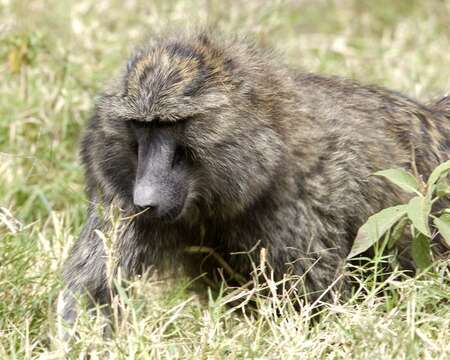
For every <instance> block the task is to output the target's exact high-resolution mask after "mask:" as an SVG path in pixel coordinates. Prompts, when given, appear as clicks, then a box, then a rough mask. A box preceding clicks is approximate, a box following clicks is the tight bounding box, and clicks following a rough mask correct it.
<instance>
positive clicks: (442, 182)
mask: <svg viewBox="0 0 450 360" xmlns="http://www.w3.org/2000/svg"><path fill="white" fill-rule="evenodd" d="M435 189H436V196H437V197H439V198H442V197H446V196H448V195H449V194H450V186H449V184H448V179H447V174H444V175H441V176H440V177H439V180H438V181H437V183H436V186H435Z"/></svg>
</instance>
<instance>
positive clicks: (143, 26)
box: [0, 0, 450, 359]
mask: <svg viewBox="0 0 450 360" xmlns="http://www.w3.org/2000/svg"><path fill="white" fill-rule="evenodd" d="M449 16H450V5H449V4H448V3H447V2H444V1H439V0H428V1H426V2H425V1H420V0H399V1H395V2H392V1H388V0H379V1H376V2H374V1H368V0H367V1H365V0H364V1H358V0H342V1H338V0H336V1H326V0H320V1H317V0H300V1H294V0H290V1H288V0H284V1H281V0H279V1H273V2H269V1H267V2H266V1H259V0H247V1H245V2H244V1H243V2H238V1H234V0H210V1H208V0H203V1H181V0H171V1H165V0H155V1H151V2H150V1H144V0H135V1H127V2H121V1H117V0H109V1H106V0H97V1H92V0H79V1H72V2H71V1H68V0H63V1H56V0H47V1H44V0H34V1H21V0H16V1H8V0H0V79H1V81H0V207H1V210H0V358H1V359H10V358H11V359H60V358H85V357H86V356H87V354H90V356H91V358H93V359H96V358H113V359H116V358H117V359H125V358H131V359H134V358H181V359H221V358H233V359H234V358H239V359H240V358H264V359H277V358H286V359H289V358H292V359H297V358H302V359H322V358H326V359H340V358H346V359H348V358H351V359H366V358H374V359H446V358H449V357H450V355H449V354H450V284H449V281H448V279H449V276H450V274H449V273H448V270H446V267H445V264H444V265H443V266H442V271H441V272H440V273H438V274H437V275H435V276H433V277H431V276H428V277H422V278H416V279H413V278H410V279H406V280H403V281H400V280H401V279H402V275H401V274H400V273H399V272H394V273H391V274H389V275H387V276H386V277H384V278H383V279H381V280H380V278H375V277H374V276H375V274H376V272H372V273H371V274H372V275H370V276H368V277H366V278H364V280H360V286H359V291H360V293H357V294H356V295H355V297H354V298H352V299H351V300H350V301H349V302H347V303H345V304H339V303H336V304H333V305H329V306H328V307H327V308H326V309H325V310H324V311H323V313H322V315H321V317H320V318H319V319H318V320H317V321H313V322H311V318H312V315H313V313H314V311H313V310H314V309H312V308H311V307H309V306H306V307H304V308H303V309H302V310H301V311H294V310H293V308H292V304H291V303H290V301H289V300H288V299H286V298H282V299H279V298H277V297H275V296H270V291H269V292H268V293H269V295H268V294H267V293H263V292H260V293H255V291H256V290H245V289H241V290H240V291H234V292H233V290H231V291H230V290H229V289H225V290H224V291H223V292H219V293H218V294H216V293H212V292H201V291H200V292H199V291H193V290H192V289H191V288H192V286H190V281H189V280H188V279H148V280H147V281H144V279H137V280H135V281H133V282H132V283H131V284H129V285H130V287H131V289H132V290H131V291H130V294H131V295H125V294H121V296H120V297H119V298H118V299H117V301H116V303H115V304H114V306H115V308H116V309H123V310H122V311H123V312H124V317H123V320H121V321H120V322H119V323H118V324H117V330H116V334H115V335H114V336H113V337H112V338H111V339H106V340H105V339H103V338H102V336H101V331H100V330H99V327H100V326H101V324H100V323H98V322H97V323H95V322H92V320H91V321H89V320H88V316H87V314H84V315H83V317H82V318H81V319H80V323H79V324H78V330H79V333H80V340H79V341H77V342H76V343H75V344H74V346H73V348H72V349H71V351H70V352H67V349H66V348H65V345H64V344H63V343H61V342H59V341H58V329H57V326H56V325H57V324H56V322H55V315H54V309H55V302H56V298H57V293H58V290H59V288H60V286H61V283H60V269H61V264H62V262H63V260H64V258H65V257H66V256H67V253H68V251H69V249H70V247H71V245H72V244H73V243H74V240H75V239H76V237H77V235H78V233H79V232H80V229H81V226H82V224H83V221H84V219H85V209H86V205H87V199H86V197H85V196H84V194H83V178H82V173H81V168H80V164H79V161H78V157H77V143H78V140H79V135H80V131H81V130H82V128H83V124H84V122H85V120H86V118H87V116H88V114H89V110H90V107H91V105H92V99H93V97H94V96H95V93H96V92H97V91H98V90H99V89H101V88H102V85H103V83H104V82H105V81H106V80H107V79H108V78H109V77H110V76H111V74H112V73H113V72H114V70H115V69H117V67H118V66H120V64H121V63H122V62H123V60H124V58H125V57H126V56H127V54H128V53H129V52H130V50H131V44H133V43H135V42H137V41H139V40H140V39H142V38H143V37H144V36H145V35H148V34H150V35H151V33H152V32H156V31H158V30H159V29H160V28H162V27H165V26H168V25H170V26H172V27H175V28H177V27H180V28H183V27H185V26H193V25H197V24H205V23H209V24H211V25H213V26H215V27H217V28H218V29H220V31H226V32H235V31H237V30H239V31H241V32H245V33H249V34H251V35H252V36H254V37H255V38H256V39H258V41H260V42H261V43H263V44H265V45H267V46H270V47H273V48H275V49H276V50H277V51H278V52H279V53H280V54H281V57H282V58H285V59H286V61H287V62H288V63H289V64H291V65H292V66H294V67H297V68H303V69H306V70H307V71H313V72H321V73H325V74H334V75H340V76H345V77H351V78H355V79H358V80H361V81H363V82H367V83H377V84H381V85H385V86H388V87H391V88H394V89H396V90H399V91H402V92H405V93H407V94H409V95H411V96H413V97H416V98H420V99H422V100H424V101H426V100H431V99H434V98H436V97H439V96H441V95H444V94H445V92H446V91H448V90H449V89H450V66H449V64H450V52H449V51H448V49H449V48H450V33H449V32H448V30H447V26H448V18H449ZM369 265H370V264H369ZM375 265H376V263H372V264H371V266H375ZM269 285H271V286H272V285H273V283H272V282H270V281H269ZM269 290H270V289H269ZM230 294H231V295H230ZM233 296H234V298H233ZM248 296H251V297H252V298H253V299H254V300H255V310H253V311H251V310H250V308H249V307H239V306H238V307H232V306H230V305H229V304H228V303H229V302H230V301H231V300H234V302H233V304H236V302H237V303H238V304H245V302H246V299H247V297H248ZM125 305H126V306H125Z"/></svg>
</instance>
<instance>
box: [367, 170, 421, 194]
mask: <svg viewBox="0 0 450 360" xmlns="http://www.w3.org/2000/svg"><path fill="white" fill-rule="evenodd" d="M374 175H377V176H383V177H385V178H386V179H388V180H389V181H390V182H392V183H393V184H395V185H397V186H399V187H401V188H402V189H403V190H405V191H407V192H412V193H416V194H418V193H419V184H418V182H417V179H416V178H415V177H414V176H413V175H411V174H410V173H409V172H407V171H405V170H403V169H389V170H382V171H377V172H376V173H374Z"/></svg>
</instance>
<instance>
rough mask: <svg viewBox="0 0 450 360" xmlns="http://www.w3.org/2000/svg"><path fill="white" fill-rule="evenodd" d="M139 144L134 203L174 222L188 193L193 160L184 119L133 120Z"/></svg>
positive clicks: (137, 143)
mask: <svg viewBox="0 0 450 360" xmlns="http://www.w3.org/2000/svg"><path fill="white" fill-rule="evenodd" d="M130 126H131V128H132V130H133V131H132V132H133V134H134V136H135V139H136V145H137V149H136V150H137V151H136V152H137V168H136V177H135V181H134V187H133V203H134V205H135V206H136V207H137V208H138V209H141V210H146V211H145V212H146V215H147V216H151V217H154V218H158V219H162V220H166V221H169V222H171V221H174V220H176V219H177V218H178V217H179V215H180V214H181V213H182V211H183V209H184V207H185V203H186V198H187V195H188V187H187V185H186V184H188V182H189V174H190V168H191V165H192V163H191V161H190V159H189V156H188V151H187V149H186V147H185V146H184V144H183V143H182V133H183V127H184V122H176V123H167V122H164V123H163V122H160V121H158V120H157V119H156V120H153V121H152V122H151V123H148V122H143V121H132V122H130Z"/></svg>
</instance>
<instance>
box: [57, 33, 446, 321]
mask: <svg viewBox="0 0 450 360" xmlns="http://www.w3.org/2000/svg"><path fill="white" fill-rule="evenodd" d="M449 153H450V99H449V98H444V99H442V100H441V101H439V102H437V103H436V104H431V105H424V104H421V103H419V102H417V101H415V100H412V99H410V98H408V97H407V96H404V95H401V94H399V93H397V92H394V91H390V90H387V89H385V88H382V87H378V86H364V85H360V84H359V83H357V82H355V81H351V80H344V79H340V78H336V77H324V76H320V75H314V74H309V73H303V72H299V71H294V70H292V69H290V68H289V67H287V66H286V65H283V64H282V62H281V61H279V60H278V59H277V56H275V55H274V54H273V53H272V52H271V51H268V50H265V49H262V48H261V47H258V46H256V45H255V44H254V43H253V42H252V41H249V40H246V39H244V38H239V37H229V38H228V37H226V36H224V35H223V34H221V35H218V34H215V33H214V32H211V31H198V32H193V33H191V34H184V35H180V34H176V35H164V36H160V37H157V38H156V39H154V40H153V41H152V42H151V44H148V45H145V46H142V47H141V48H139V49H137V50H136V52H135V54H134V55H133V56H132V57H131V59H130V60H129V61H128V63H127V66H126V67H125V66H124V69H123V71H122V72H121V74H120V75H119V76H118V77H117V78H116V79H115V80H114V81H113V82H112V84H111V85H110V86H109V87H108V88H107V89H106V90H105V91H104V92H103V93H101V94H100V95H99V97H98V99H97V101H96V105H95V108H94V111H93V115H92V116H91V118H90V120H89V123H88V125H87V129H86V131H85V133H84V137H83V139H82V143H81V158H82V162H83V165H84V168H85V175H86V180H87V193H88V196H89V199H90V204H91V205H90V208H89V210H88V219H87V222H86V225H85V227H84V229H83V230H82V232H81V235H80V237H79V239H78V242H77V243H76V245H75V246H74V248H73V250H72V252H71V255H70V257H69V259H68V260H67V262H66V264H65V268H64V279H65V282H66V284H67V291H66V292H65V294H66V295H65V298H64V300H65V301H64V309H63V314H64V317H65V318H66V319H68V320H70V319H72V318H73V317H74V316H75V315H76V310H75V300H74V298H73V297H72V294H75V293H83V292H86V293H88V294H89V296H90V298H91V299H92V301H94V302H96V303H106V304H107V303H108V302H109V301H110V294H111V291H110V290H111V289H109V287H108V281H107V279H106V277H107V269H106V263H105V255H106V251H105V246H104V241H102V239H101V236H99V233H98V232H96V231H95V230H100V231H103V232H107V229H108V227H109V226H110V225H108V220H107V219H106V217H107V216H105V215H102V212H101V211H99V207H102V208H108V207H109V206H110V205H114V206H116V207H118V208H120V211H121V214H122V215H121V216H123V217H126V216H128V218H129V219H131V220H129V222H128V223H127V226H124V227H122V228H121V231H120V234H119V236H118V239H117V242H116V245H115V248H116V263H115V266H116V268H117V269H121V274H122V275H125V276H133V275H136V274H140V273H142V272H143V271H145V270H146V269H149V268H152V269H157V270H159V269H164V268H167V267H180V266H184V267H185V268H186V269H192V268H195V267H196V266H197V267H198V266H199V264H200V262H199V260H198V258H196V256H191V255H192V254H191V255H189V254H186V253H185V252H184V251H183V249H185V248H186V246H200V245H201V246H205V247H207V248H211V249H214V251H215V252H216V253H217V254H220V256H222V257H223V259H225V260H226V262H227V263H228V264H229V265H230V266H231V267H232V268H233V269H235V270H236V271H238V272H239V273H240V274H243V275H244V276H250V274H251V272H252V270H253V267H252V264H251V259H249V256H238V255H233V254H234V253H242V252H248V253H249V254H251V255H250V257H252V256H253V257H254V261H255V262H256V263H258V257H259V251H258V249H261V248H265V249H266V251H267V254H268V263H269V264H270V266H271V268H272V271H273V276H274V277H275V279H281V278H282V277H283V274H285V273H292V274H294V275H299V276H302V277H303V282H304V285H303V292H304V293H305V294H307V295H309V298H310V299H315V298H317V296H318V295H317V294H321V293H323V291H325V289H328V288H329V287H330V285H331V284H333V283H334V281H335V279H337V277H338V276H339V275H340V274H341V268H342V264H343V263H344V261H345V259H346V257H347V255H348V253H349V250H350V248H351V246H352V243H353V240H354V238H355V235H356V233H357V230H358V228H359V227H360V226H361V225H362V224H363V223H364V222H365V221H366V220H367V218H368V217H369V216H370V215H372V214H374V213H375V212H377V211H379V210H381V209H383V208H386V207H388V206H392V205H394V204H398V203H401V202H404V201H405V200H407V196H408V195H407V194H406V193H404V192H402V191H401V190H400V189H399V188H397V187H395V186H394V185H390V184H389V183H388V182H386V181H385V180H383V179H381V178H379V177H373V176H370V175H371V174H373V173H374V172H375V171H378V170H383V169H389V168H405V169H408V170H411V169H412V168H413V167H414V168H417V171H418V172H419V173H420V174H421V175H423V176H424V178H426V177H427V176H428V175H429V173H430V171H431V170H432V169H433V168H434V167H435V166H437V165H438V164H439V163H441V162H442V161H444V160H446V159H448V157H449ZM130 216H131V217H130ZM251 249H254V250H255V249H256V250H255V251H253V252H251V251H250V250H251ZM342 282H343V283H344V284H345V278H343V280H342V281H341V283H342ZM328 290H329V289H328Z"/></svg>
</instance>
